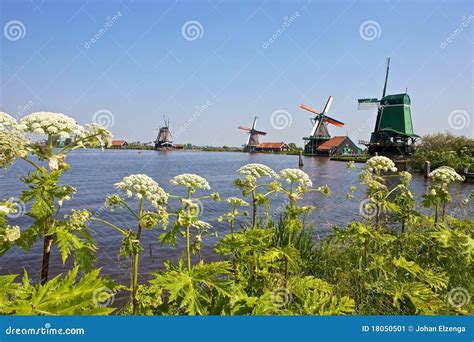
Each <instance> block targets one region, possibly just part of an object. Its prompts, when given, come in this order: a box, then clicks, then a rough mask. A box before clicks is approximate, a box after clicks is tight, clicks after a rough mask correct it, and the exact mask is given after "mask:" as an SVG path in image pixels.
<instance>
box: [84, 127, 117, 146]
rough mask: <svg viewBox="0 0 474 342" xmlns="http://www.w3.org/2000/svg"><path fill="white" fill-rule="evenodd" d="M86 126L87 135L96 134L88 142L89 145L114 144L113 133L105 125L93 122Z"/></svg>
mask: <svg viewBox="0 0 474 342" xmlns="http://www.w3.org/2000/svg"><path fill="white" fill-rule="evenodd" d="M86 128H87V130H86V136H88V137H92V136H94V138H93V139H91V141H89V142H88V143H89V145H92V146H94V147H95V146H99V147H106V146H108V145H110V144H112V133H111V132H110V131H109V130H108V129H107V128H105V127H104V126H102V125H99V124H97V123H91V124H87V125H86Z"/></svg>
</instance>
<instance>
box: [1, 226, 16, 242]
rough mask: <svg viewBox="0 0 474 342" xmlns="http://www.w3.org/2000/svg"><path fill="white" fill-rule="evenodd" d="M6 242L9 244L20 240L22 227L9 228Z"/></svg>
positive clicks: (6, 231)
mask: <svg viewBox="0 0 474 342" xmlns="http://www.w3.org/2000/svg"><path fill="white" fill-rule="evenodd" d="M4 238H5V240H6V241H8V242H15V241H16V240H18V239H19V238H20V227H18V226H7V228H6V230H5V237H4Z"/></svg>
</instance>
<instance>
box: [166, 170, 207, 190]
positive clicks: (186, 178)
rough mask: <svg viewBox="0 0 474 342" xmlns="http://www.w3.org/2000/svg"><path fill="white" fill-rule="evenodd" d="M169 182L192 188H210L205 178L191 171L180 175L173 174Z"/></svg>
mask: <svg viewBox="0 0 474 342" xmlns="http://www.w3.org/2000/svg"><path fill="white" fill-rule="evenodd" d="M170 183H171V184H174V185H180V186H185V187H187V188H192V189H202V190H209V189H211V187H210V186H209V183H208V182H207V180H206V179H205V178H203V177H201V176H198V175H195V174H192V173H183V174H182V175H178V176H175V177H173V178H172V179H171V180H170Z"/></svg>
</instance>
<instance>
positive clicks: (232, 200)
mask: <svg viewBox="0 0 474 342" xmlns="http://www.w3.org/2000/svg"><path fill="white" fill-rule="evenodd" d="M225 201H226V202H227V203H229V204H230V205H233V206H234V207H248V206H249V204H248V203H247V202H245V201H244V200H243V199H241V198H238V197H229V198H227V199H226V200H225Z"/></svg>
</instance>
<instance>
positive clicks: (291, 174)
mask: <svg viewBox="0 0 474 342" xmlns="http://www.w3.org/2000/svg"><path fill="white" fill-rule="evenodd" d="M280 176H281V178H283V179H284V180H286V181H287V182H288V183H298V184H299V185H300V186H301V187H302V188H304V189H309V188H311V187H312V186H313V182H312V181H311V179H310V178H309V176H308V174H307V173H306V172H304V171H302V170H300V169H283V170H281V171H280Z"/></svg>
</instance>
